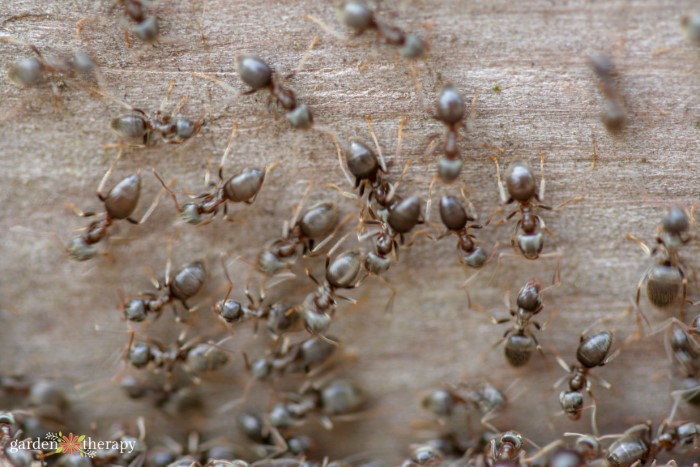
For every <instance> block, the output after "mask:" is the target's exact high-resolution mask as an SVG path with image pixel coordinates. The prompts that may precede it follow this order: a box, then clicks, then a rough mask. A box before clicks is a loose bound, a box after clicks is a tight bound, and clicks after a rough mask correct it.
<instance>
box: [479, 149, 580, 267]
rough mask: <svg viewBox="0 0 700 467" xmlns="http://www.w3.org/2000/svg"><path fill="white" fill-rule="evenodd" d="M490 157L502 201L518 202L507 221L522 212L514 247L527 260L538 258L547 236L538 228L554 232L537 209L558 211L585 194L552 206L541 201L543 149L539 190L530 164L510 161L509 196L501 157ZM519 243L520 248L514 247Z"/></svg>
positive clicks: (542, 191) (507, 171)
mask: <svg viewBox="0 0 700 467" xmlns="http://www.w3.org/2000/svg"><path fill="white" fill-rule="evenodd" d="M491 159H492V160H493V161H494V163H495V164H496V177H497V180H498V191H499V194H500V197H501V202H502V203H503V204H510V203H512V202H514V201H516V202H517V203H518V209H516V210H515V211H513V212H512V213H510V214H509V215H508V216H507V217H506V219H505V220H504V222H505V221H508V220H510V219H511V218H512V217H513V216H515V215H516V214H518V213H520V216H521V217H520V219H518V222H517V224H515V233H514V234H513V237H512V238H511V246H512V247H513V249H514V250H515V251H516V252H517V251H518V250H519V251H520V253H521V254H522V255H523V257H525V258H526V259H533V260H534V259H537V258H539V257H540V253H541V252H542V249H543V248H544V236H543V235H542V232H538V231H537V230H538V228H542V230H544V231H545V232H547V233H549V234H550V235H553V233H552V232H551V231H550V230H549V229H547V227H546V225H545V223H544V220H543V219H542V218H541V217H540V216H539V215H538V214H537V210H538V209H545V210H548V211H556V210H558V209H561V208H562V207H564V206H566V205H567V204H570V203H574V202H577V201H581V200H582V199H583V197H582V196H577V197H575V198H572V199H570V200H568V201H564V202H563V203H561V204H559V205H558V206H556V207H553V208H552V207H550V206H545V205H543V204H540V203H541V202H542V200H543V199H544V193H545V179H544V152H542V153H541V154H540V174H541V175H540V186H539V191H538V189H537V182H536V181H535V175H534V174H533V173H532V170H531V169H530V166H529V165H528V163H527V162H525V161H522V160H517V161H513V162H511V164H510V165H509V166H508V168H507V169H506V175H505V179H506V187H507V189H508V195H506V189H505V188H504V187H503V182H502V180H501V168H500V165H499V164H498V159H497V158H496V157H495V156H491ZM519 229H522V233H520V234H519V233H518V230H519ZM516 244H517V247H518V250H516V249H515V248H516Z"/></svg>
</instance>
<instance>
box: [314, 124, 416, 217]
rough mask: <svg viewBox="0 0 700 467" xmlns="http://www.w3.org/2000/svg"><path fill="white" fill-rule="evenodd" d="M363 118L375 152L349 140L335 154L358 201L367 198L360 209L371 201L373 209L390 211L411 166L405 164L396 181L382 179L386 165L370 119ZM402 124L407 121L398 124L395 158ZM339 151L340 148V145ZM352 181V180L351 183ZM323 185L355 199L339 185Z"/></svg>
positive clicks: (357, 141)
mask: <svg viewBox="0 0 700 467" xmlns="http://www.w3.org/2000/svg"><path fill="white" fill-rule="evenodd" d="M365 119H366V120H367V126H368V127H369V131H370V134H371V135H372V140H373V141H374V146H375V148H376V152H375V151H373V150H372V149H371V148H370V147H369V146H368V145H367V144H365V143H363V142H362V141H359V140H357V139H353V140H351V141H350V143H349V145H348V146H347V147H346V148H345V150H344V151H341V150H339V151H338V162H339V163H340V167H341V169H342V170H343V173H344V174H345V176H346V178H347V179H348V182H349V183H350V184H352V185H353V186H354V188H355V189H357V190H358V194H359V196H360V198H363V197H364V196H365V194H366V195H367V198H366V206H363V212H364V209H365V207H369V206H372V205H373V204H372V202H374V205H375V208H376V210H378V211H382V210H385V209H388V208H390V207H391V206H392V205H393V204H394V203H395V201H396V189H397V188H398V185H399V183H400V182H401V180H402V179H403V177H404V175H405V174H406V170H407V169H408V167H409V165H410V163H406V165H405V167H404V169H403V172H402V174H401V177H400V178H399V180H398V182H396V183H392V182H390V181H389V180H388V179H387V178H386V177H385V175H386V174H387V165H386V162H385V161H384V155H383V153H382V148H381V146H380V145H379V141H378V140H377V135H376V134H375V132H374V126H373V125H372V118H371V117H370V116H369V115H367V116H366V117H365ZM405 124H406V118H405V117H404V118H403V119H401V122H400V123H399V130H398V137H397V143H396V154H395V158H398V157H399V154H400V153H401V141H402V139H403V127H404V125H405ZM329 136H331V138H332V139H333V140H334V143H336V144H337V141H336V139H335V137H334V136H333V135H331V134H330V133H329ZM338 148H340V146H339V145H338ZM343 152H344V153H345V165H347V169H348V170H349V171H350V175H348V173H347V172H346V171H345V168H344V165H343V160H342V153H343ZM351 176H352V177H351ZM352 178H354V181H353V180H352ZM325 186H328V187H330V188H334V189H336V190H338V191H339V192H341V193H342V194H343V195H344V196H346V197H348V198H354V197H355V195H352V194H350V193H347V192H345V191H344V190H343V189H342V188H340V187H339V186H338V185H335V184H332V183H327V184H326V185H325ZM360 217H362V215H360Z"/></svg>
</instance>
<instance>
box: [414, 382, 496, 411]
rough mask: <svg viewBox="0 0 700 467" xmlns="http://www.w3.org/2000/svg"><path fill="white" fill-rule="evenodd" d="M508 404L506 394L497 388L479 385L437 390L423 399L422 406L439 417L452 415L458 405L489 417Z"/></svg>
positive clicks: (461, 385)
mask: <svg viewBox="0 0 700 467" xmlns="http://www.w3.org/2000/svg"><path fill="white" fill-rule="evenodd" d="M506 403H507V401H506V396H505V394H504V393H503V392H502V391H501V390H500V389H498V388H497V387H496V386H494V385H492V384H490V383H479V384H472V385H464V384H460V385H458V386H456V387H445V388H442V389H436V390H434V391H431V392H430V393H429V394H428V395H427V396H425V397H424V398H423V401H422V402H421V405H422V406H423V408H424V409H426V410H428V411H430V412H431V413H432V414H434V415H436V416H438V417H448V416H450V415H452V414H453V412H454V410H455V408H456V407H457V406H458V405H464V406H467V407H468V408H469V409H471V408H474V409H477V410H478V411H479V412H480V413H481V414H483V415H484V416H485V417H487V416H490V415H491V414H492V413H493V412H494V411H497V410H500V409H502V408H503V407H504V406H505V405H506Z"/></svg>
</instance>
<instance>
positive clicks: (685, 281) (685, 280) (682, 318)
mask: <svg viewBox="0 0 700 467" xmlns="http://www.w3.org/2000/svg"><path fill="white" fill-rule="evenodd" d="M678 272H679V273H680V275H681V277H682V278H683V282H682V283H683V295H682V296H681V305H680V310H679V312H678V317H679V319H680V321H681V322H682V323H685V308H684V307H685V302H686V297H687V296H688V278H687V277H686V276H685V273H684V272H683V268H680V267H679V268H678Z"/></svg>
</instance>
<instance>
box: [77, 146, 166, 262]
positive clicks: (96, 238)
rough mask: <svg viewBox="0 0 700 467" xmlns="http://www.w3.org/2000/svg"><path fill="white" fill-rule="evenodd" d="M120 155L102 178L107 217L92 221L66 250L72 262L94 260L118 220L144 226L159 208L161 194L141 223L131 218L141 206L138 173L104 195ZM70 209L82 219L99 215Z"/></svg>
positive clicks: (102, 197) (98, 190)
mask: <svg viewBox="0 0 700 467" xmlns="http://www.w3.org/2000/svg"><path fill="white" fill-rule="evenodd" d="M121 154H122V152H121V151H120V152H119V154H118V155H117V157H116V158H115V159H114V162H112V165H110V167H109V169H108V170H107V172H106V173H105V174H104V176H103V177H102V181H101V182H100V185H99V186H98V187H97V197H98V198H99V200H100V201H101V202H102V203H103V204H104V215H103V217H101V218H100V219H99V220H96V221H93V222H92V223H91V224H90V225H89V226H88V227H87V228H86V230H85V232H84V233H83V234H81V235H79V236H77V237H75V238H73V240H71V241H70V243H69V244H68V246H67V251H68V254H69V256H70V257H71V258H72V259H75V260H77V261H87V260H89V259H91V258H93V257H94V256H95V255H96V254H97V250H96V249H95V247H94V246H93V245H95V244H96V243H99V242H100V241H101V240H102V239H104V238H105V237H107V235H108V234H109V229H110V227H111V225H112V223H113V222H114V221H115V220H127V221H128V222H131V223H132V224H136V225H140V224H143V223H144V222H145V221H146V220H147V219H148V218H149V217H150V215H151V213H152V212H153V211H154V210H155V208H156V206H157V205H158V202H159V200H160V194H158V196H157V197H156V199H155V201H154V202H153V204H152V205H151V207H150V208H149V209H148V210H147V211H146V213H145V214H144V215H143V217H142V218H141V220H138V221H137V220H135V219H133V218H132V217H131V215H132V214H133V212H134V210H135V209H136V205H137V204H138V202H139V197H140V196H141V176H140V174H139V173H138V172H137V173H135V174H132V175H129V176H128V177H126V178H124V179H122V180H121V181H120V182H119V183H117V184H116V185H115V186H114V187H113V188H112V189H111V190H110V191H109V193H108V194H107V195H103V194H102V189H103V188H104V185H105V183H106V182H107V179H108V178H109V175H110V174H111V173H112V170H113V169H114V166H115V164H116V163H117V161H118V160H119V158H120V157H121ZM164 186H165V185H164ZM69 207H70V208H72V209H73V211H74V212H75V213H76V214H77V215H78V216H80V217H92V216H95V215H96V214H97V213H95V212H92V211H90V212H82V211H81V210H80V209H78V208H77V207H76V206H75V205H69Z"/></svg>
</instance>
